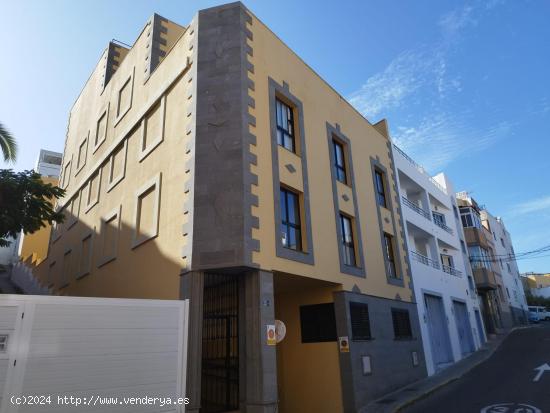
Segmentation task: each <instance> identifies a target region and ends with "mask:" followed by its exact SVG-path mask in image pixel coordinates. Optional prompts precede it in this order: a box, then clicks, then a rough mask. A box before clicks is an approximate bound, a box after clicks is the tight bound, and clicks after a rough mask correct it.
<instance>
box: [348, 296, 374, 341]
mask: <svg viewBox="0 0 550 413" xmlns="http://www.w3.org/2000/svg"><path fill="white" fill-rule="evenodd" d="M349 314H350V320H351V339H352V340H354V341H358V340H370V339H371V338H372V336H371V331H370V319H369V306H368V305H367V304H364V303H356V302H353V301H351V302H350V303H349Z"/></svg>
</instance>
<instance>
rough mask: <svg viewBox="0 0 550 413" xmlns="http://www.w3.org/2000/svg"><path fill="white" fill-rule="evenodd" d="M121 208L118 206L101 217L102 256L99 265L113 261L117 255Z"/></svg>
mask: <svg viewBox="0 0 550 413" xmlns="http://www.w3.org/2000/svg"><path fill="white" fill-rule="evenodd" d="M120 209H121V207H120V206H118V207H117V208H116V209H115V210H113V211H111V213H109V214H108V215H106V216H105V217H103V218H102V219H101V258H100V261H99V265H98V266H102V265H104V264H107V263H108V262H111V261H113V260H114V259H115V258H116V256H117V247H118V234H119V229H120Z"/></svg>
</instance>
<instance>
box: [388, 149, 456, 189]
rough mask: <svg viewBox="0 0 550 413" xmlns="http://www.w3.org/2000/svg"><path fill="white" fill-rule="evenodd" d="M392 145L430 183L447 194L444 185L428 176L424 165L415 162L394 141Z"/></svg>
mask: <svg viewBox="0 0 550 413" xmlns="http://www.w3.org/2000/svg"><path fill="white" fill-rule="evenodd" d="M393 147H394V148H395V150H396V151H397V152H399V153H400V154H401V155H402V156H403V158H405V159H406V160H407V161H409V162H410V163H411V165H412V166H414V167H415V168H416V169H417V170H418V171H419V172H420V173H421V174H422V175H424V176H426V177H427V178H428V179H429V180H430V181H431V182H432V184H434V185H435V186H436V187H438V188H439V189H440V190H441V191H442V192H443V193H444V194H445V195H448V194H447V190H446V189H445V187H444V186H443V185H441V184H440V183H439V182H437V181H436V180H435V179H433V178H432V177H431V176H430V174H429V173H428V172H426V170H425V169H424V167H423V166H422V165H420V164H418V163H416V162H415V161H414V160H413V159H412V158H411V157H410V156H409V155H407V154H406V153H405V152H404V151H403V149H401V148H400V147H398V146H397V145H396V144H395V143H394V144H393Z"/></svg>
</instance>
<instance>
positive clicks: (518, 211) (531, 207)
mask: <svg viewBox="0 0 550 413" xmlns="http://www.w3.org/2000/svg"><path fill="white" fill-rule="evenodd" d="M541 211H550V195H549V196H544V197H542V198H537V199H532V200H530V201H526V202H522V203H520V204H517V205H515V206H514V207H513V208H512V214H513V215H516V216H517V215H525V214H531V213H533V212H541Z"/></svg>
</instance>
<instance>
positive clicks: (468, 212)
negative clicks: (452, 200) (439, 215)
mask: <svg viewBox="0 0 550 413" xmlns="http://www.w3.org/2000/svg"><path fill="white" fill-rule="evenodd" d="M460 217H461V218H462V226H463V227H464V228H481V217H480V216H479V212H477V211H476V210H475V209H474V208H471V207H460Z"/></svg>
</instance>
